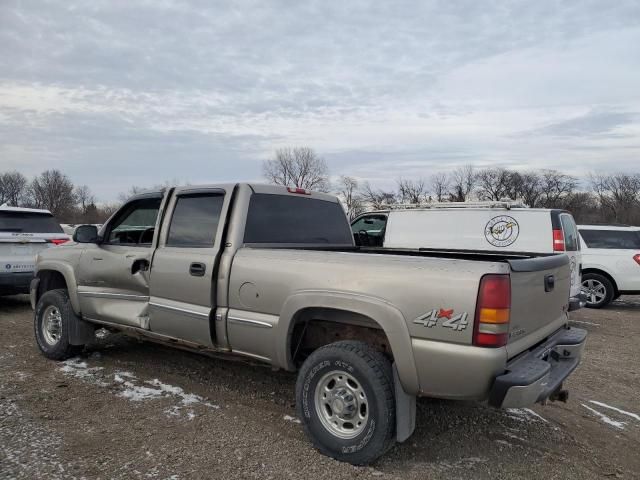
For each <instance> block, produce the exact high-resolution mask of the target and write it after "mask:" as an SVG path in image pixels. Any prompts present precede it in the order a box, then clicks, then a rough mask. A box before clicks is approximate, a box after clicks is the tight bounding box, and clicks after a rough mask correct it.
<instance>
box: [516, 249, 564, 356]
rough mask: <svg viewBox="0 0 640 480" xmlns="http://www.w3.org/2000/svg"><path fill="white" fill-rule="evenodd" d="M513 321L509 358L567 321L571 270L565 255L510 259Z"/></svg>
mask: <svg viewBox="0 0 640 480" xmlns="http://www.w3.org/2000/svg"><path fill="white" fill-rule="evenodd" d="M509 265H510V266H511V322H510V327H509V342H508V344H507V353H508V357H509V358H511V357H514V356H515V355H518V354H519V353H521V352H523V351H524V350H527V349H529V348H530V347H532V346H534V345H535V344H537V343H538V342H540V341H541V340H543V339H544V338H546V337H547V336H549V335H550V334H551V333H553V332H555V331H556V330H557V329H558V328H560V326H562V325H563V324H565V323H566V322H567V320H568V317H567V312H568V308H569V290H570V288H571V268H570V263H569V258H568V257H567V256H566V255H564V254H559V255H551V256H545V257H536V258H531V259H523V260H509Z"/></svg>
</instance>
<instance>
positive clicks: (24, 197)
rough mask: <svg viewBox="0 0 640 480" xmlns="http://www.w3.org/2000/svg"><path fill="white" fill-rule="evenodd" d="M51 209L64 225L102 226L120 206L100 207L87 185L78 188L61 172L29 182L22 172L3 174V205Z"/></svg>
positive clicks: (48, 172) (0, 189)
mask: <svg viewBox="0 0 640 480" xmlns="http://www.w3.org/2000/svg"><path fill="white" fill-rule="evenodd" d="M3 204H7V205H9V206H12V207H27V208H40V209H45V210H49V211H50V212H51V213H52V214H53V215H54V216H55V217H56V219H57V220H58V221H59V222H61V223H102V222H104V221H105V220H106V219H107V218H108V217H109V216H111V214H112V213H113V212H114V211H115V210H116V208H117V207H118V205H115V204H113V205H111V204H101V205H98V204H97V202H96V197H95V195H93V193H92V192H91V189H90V188H89V187H88V186H87V185H74V184H73V182H72V181H71V180H70V179H69V177H67V176H66V175H65V174H63V173H62V172H61V171H59V170H46V171H44V172H42V173H41V174H39V175H36V176H35V177H34V178H32V179H31V180H29V179H28V178H27V177H26V176H24V175H23V174H22V173H20V172H18V171H12V172H5V173H1V174H0V205H3Z"/></svg>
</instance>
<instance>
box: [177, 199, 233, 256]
mask: <svg viewBox="0 0 640 480" xmlns="http://www.w3.org/2000/svg"><path fill="white" fill-rule="evenodd" d="M223 202H224V194H198V195H185V196H180V197H178V201H177V202H176V207H175V209H174V210H173V217H172V218H171V225H170V226H169V235H168V237H167V246H168V247H195V248H208V247H213V244H214V243H215V239H216V232H217V231H218V223H219V221H220V212H221V211H222V204H223Z"/></svg>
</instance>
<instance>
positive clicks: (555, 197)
mask: <svg viewBox="0 0 640 480" xmlns="http://www.w3.org/2000/svg"><path fill="white" fill-rule="evenodd" d="M577 186H578V180H577V179H576V178H575V177H573V176H571V175H567V174H565V173H561V172H558V171H557V170H541V172H540V202H539V206H541V207H544V208H556V207H560V206H561V203H562V200H563V199H564V198H565V197H566V196H568V195H571V194H572V193H573V191H574V190H575V189H576V187H577Z"/></svg>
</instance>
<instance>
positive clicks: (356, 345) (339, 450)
mask: <svg viewBox="0 0 640 480" xmlns="http://www.w3.org/2000/svg"><path fill="white" fill-rule="evenodd" d="M296 403H297V408H298V415H299V417H300V418H301V419H302V422H303V426H304V429H305V432H306V433H307V436H308V437H309V438H310V439H311V441H312V442H313V444H314V445H315V447H316V448H317V449H318V450H320V451H321V452H322V453H324V454H325V455H328V456H330V457H333V458H335V459H337V460H341V461H344V462H349V463H352V464H355V465H363V464H367V463H370V462H372V461H374V460H375V459H377V458H378V457H379V456H380V455H382V454H383V453H384V452H386V451H387V450H388V449H389V448H390V447H391V446H392V445H393V443H394V438H395V435H394V433H395V397H394V392H393V375H392V371H391V364H390V362H389V360H387V359H386V358H385V357H384V355H382V354H381V353H380V352H378V351H376V350H374V349H373V348H371V347H370V346H369V345H367V344H365V343H363V342H352V341H342V342H336V343H332V344H330V345H326V346H324V347H322V348H319V349H318V350H316V351H315V352H313V353H312V354H311V355H310V356H309V358H307V360H306V361H305V362H304V364H303V365H302V368H301V369H300V373H299V375H298V381H297V383H296Z"/></svg>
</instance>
